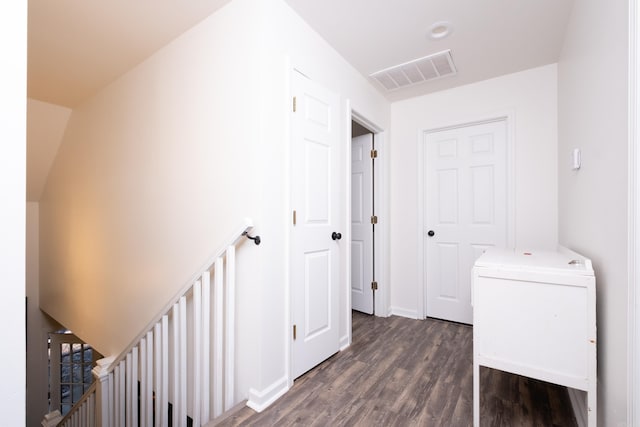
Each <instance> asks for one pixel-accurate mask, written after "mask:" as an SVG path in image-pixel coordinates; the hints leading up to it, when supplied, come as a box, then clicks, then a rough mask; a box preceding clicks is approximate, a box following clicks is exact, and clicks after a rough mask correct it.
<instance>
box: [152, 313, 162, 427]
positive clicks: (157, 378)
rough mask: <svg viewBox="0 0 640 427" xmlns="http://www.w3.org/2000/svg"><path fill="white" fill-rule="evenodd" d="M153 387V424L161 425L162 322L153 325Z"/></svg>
mask: <svg viewBox="0 0 640 427" xmlns="http://www.w3.org/2000/svg"><path fill="white" fill-rule="evenodd" d="M153 387H154V388H153V389H154V390H155V392H156V399H155V402H156V406H155V413H154V415H155V420H156V422H155V425H157V426H159V425H162V416H161V414H162V410H161V408H162V405H161V403H162V323H161V322H158V323H156V324H155V325H154V326H153Z"/></svg>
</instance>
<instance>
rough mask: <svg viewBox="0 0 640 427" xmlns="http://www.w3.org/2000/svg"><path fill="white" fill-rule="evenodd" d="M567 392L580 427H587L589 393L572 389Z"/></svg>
mask: <svg viewBox="0 0 640 427" xmlns="http://www.w3.org/2000/svg"><path fill="white" fill-rule="evenodd" d="M567 390H568V392H569V400H570V401H571V406H572V407H573V414H574V415H575V417H576V422H577V423H578V427H587V393H586V392H584V391H582V390H577V389H575V388H570V387H568V388H567Z"/></svg>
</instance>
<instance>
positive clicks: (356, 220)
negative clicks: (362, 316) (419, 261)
mask: <svg viewBox="0 0 640 427" xmlns="http://www.w3.org/2000/svg"><path fill="white" fill-rule="evenodd" d="M372 149H373V134H371V133H369V134H366V135H361V136H357V137H355V138H353V139H352V140H351V308H353V309H354V310H358V311H361V312H363V313H367V314H373V289H372V288H371V283H372V282H373V224H371V216H372V215H373V167H372V166H373V165H372V162H373V159H372V158H371V150H372Z"/></svg>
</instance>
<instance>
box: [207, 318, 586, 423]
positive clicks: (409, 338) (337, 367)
mask: <svg viewBox="0 0 640 427" xmlns="http://www.w3.org/2000/svg"><path fill="white" fill-rule="evenodd" d="M472 335H473V334H472V328H471V327H469V326H466V325H460V324H456V323H450V322H444V321H440V320H434V319H428V320H425V321H418V320H411V319H406V318H402V317H396V316H393V317H389V318H379V317H378V318H377V317H373V316H367V315H364V314H361V313H359V312H355V311H354V312H353V344H352V345H351V347H349V348H348V349H346V350H345V351H343V352H340V353H338V354H336V355H335V356H333V357H332V358H331V359H329V360H328V361H326V362H324V363H322V364H321V365H319V366H317V367H316V368H314V369H312V370H311V371H309V372H308V373H306V374H305V375H303V376H301V377H300V378H298V379H297V380H296V381H295V384H294V386H293V387H292V389H291V390H290V391H289V392H288V393H287V394H285V395H284V396H283V397H282V398H280V399H279V400H278V401H276V402H275V403H274V404H273V405H272V406H271V407H269V408H268V409H266V410H265V411H264V412H262V413H260V414H257V413H255V412H254V411H253V410H251V409H249V408H247V407H243V408H242V409H240V410H238V411H237V412H235V413H233V414H232V415H231V416H229V417H228V418H227V419H225V420H223V421H221V422H220V423H218V424H217V425H221V426H239V425H241V426H275V425H277V426H289V425H304V426H310V425H317V426H353V425H362V426H455V427H458V426H471V425H472V418H473V409H472V383H473V377H472V345H473V344H472ZM481 372H482V373H481V375H482V379H481V384H482V385H481V387H482V390H483V396H482V398H481V420H482V425H483V426H558V427H569V426H571V427H572V426H575V425H576V422H575V418H574V417H573V413H572V410H571V405H570V402H569V397H568V394H567V392H566V390H565V389H564V388H563V387H558V386H555V385H551V384H547V383H544V382H540V381H536V380H531V379H528V378H524V377H519V376H516V375H510V374H506V373H503V372H500V371H495V370H490V369H487V368H483V369H482V371H481Z"/></svg>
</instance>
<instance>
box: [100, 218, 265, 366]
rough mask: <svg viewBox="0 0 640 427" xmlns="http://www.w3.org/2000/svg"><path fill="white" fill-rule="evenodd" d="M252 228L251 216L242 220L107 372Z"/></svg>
mask: <svg viewBox="0 0 640 427" xmlns="http://www.w3.org/2000/svg"><path fill="white" fill-rule="evenodd" d="M252 229H253V221H252V220H251V219H249V218H245V219H244V221H243V222H242V225H241V226H238V227H237V228H236V231H235V232H234V233H233V234H232V235H231V237H229V238H228V239H227V240H226V243H224V244H223V245H222V246H221V249H220V250H218V251H217V252H216V253H215V254H214V255H213V256H212V257H210V258H209V260H208V261H207V262H206V263H205V264H204V266H203V267H202V268H200V269H199V270H198V272H197V273H196V274H194V275H193V276H191V277H190V278H189V280H188V281H187V282H186V283H185V285H184V286H183V287H181V288H180V290H179V291H178V292H177V293H176V294H175V295H174V296H173V298H171V299H170V300H169V302H168V303H167V304H166V305H165V306H164V307H163V308H162V310H160V312H159V313H158V314H157V315H156V316H154V317H153V319H152V320H151V321H150V322H149V323H148V324H147V325H146V326H145V327H144V328H143V329H142V332H141V333H139V334H138V335H137V336H136V337H135V338H134V339H133V340H132V341H131V343H130V344H129V345H128V346H127V347H126V348H125V349H124V350H123V351H122V352H120V354H119V355H118V356H116V357H115V358H114V359H113V361H112V362H111V363H109V366H108V367H105V368H106V373H111V372H113V370H114V368H115V367H116V366H118V364H119V363H120V362H121V361H122V360H124V359H125V358H126V356H127V354H128V353H129V352H131V350H132V349H133V348H134V347H135V346H136V345H138V343H139V342H140V340H142V338H144V337H145V335H146V334H147V332H149V331H150V330H151V329H153V327H154V325H155V324H156V323H158V322H159V321H160V320H161V319H162V316H164V315H165V314H167V313H168V312H169V311H170V310H171V308H172V307H173V306H174V305H175V304H176V303H177V302H178V301H179V300H180V298H181V297H182V296H183V295H185V294H187V293H188V292H189V290H190V289H191V287H193V284H194V282H196V281H197V280H198V278H199V277H201V276H202V275H203V274H204V273H205V272H206V271H207V270H209V269H211V267H213V265H214V264H215V262H216V260H217V259H218V258H219V257H220V256H222V255H223V254H224V253H225V251H226V250H227V248H228V247H229V246H232V245H235V244H236V243H237V242H238V241H239V240H240V239H241V238H242V237H244V236H246V235H247V233H249V231H251V230H252Z"/></svg>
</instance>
